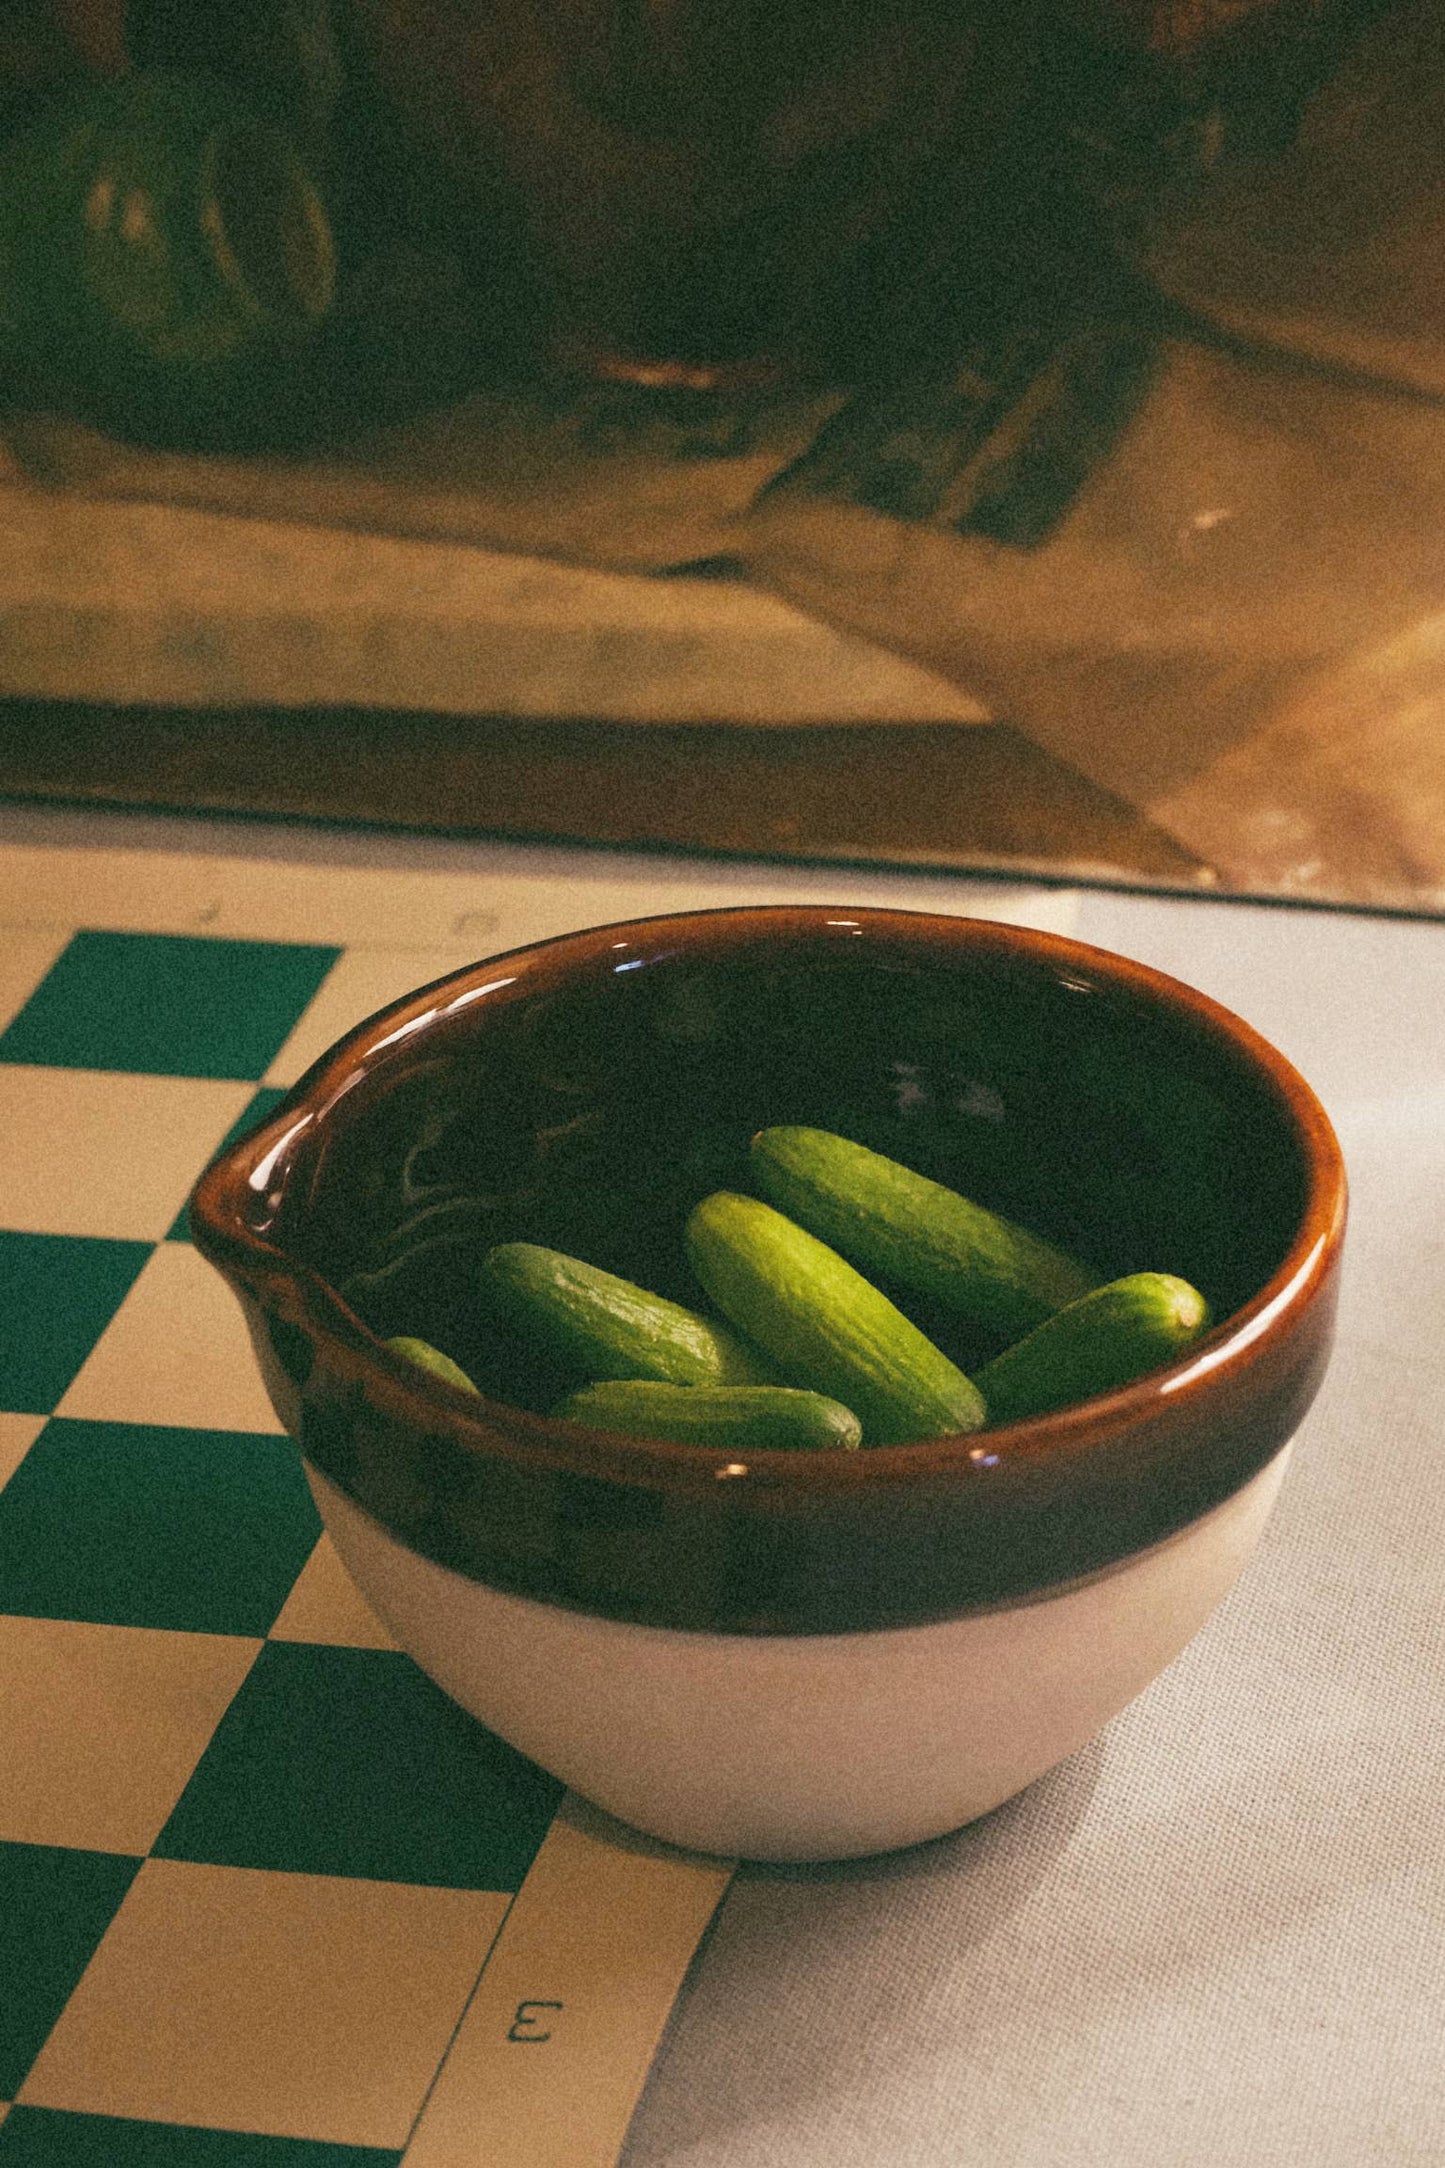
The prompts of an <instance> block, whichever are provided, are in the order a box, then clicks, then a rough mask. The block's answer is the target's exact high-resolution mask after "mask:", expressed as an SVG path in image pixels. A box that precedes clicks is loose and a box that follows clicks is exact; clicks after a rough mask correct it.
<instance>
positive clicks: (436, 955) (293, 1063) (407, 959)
mask: <svg viewBox="0 0 1445 2168" xmlns="http://www.w3.org/2000/svg"><path fill="white" fill-rule="evenodd" d="M476 957H477V950H476V947H475V945H473V946H471V947H468V948H390V949H383V948H365V949H348V950H347V951H346V953H345V955H344V956H341V957H339V958H338V959H337V961H336V963H335V964H333V965H332V967H331V970H330V971H329V972H328V973H327V975H326V978H325V979H324V980H323V982H322V984H321V986H320V988H319V989H318V991H317V993H316V995H315V998H314V999H313V1000H312V1002H311V1003H310V1005H309V1007H308V1008H307V1010H306V1013H305V1015H304V1016H303V1017H302V1018H301V1020H300V1022H299V1023H298V1024H297V1025H296V1028H295V1030H294V1031H293V1032H292V1034H291V1036H290V1038H289V1039H288V1040H287V1041H286V1043H285V1045H284V1046H283V1047H282V1048H281V1050H280V1052H279V1053H278V1054H277V1056H276V1058H275V1060H274V1061H273V1062H272V1064H271V1066H270V1068H269V1069H268V1070H267V1071H266V1075H265V1078H264V1082H266V1083H267V1084H283V1085H288V1086H289V1085H292V1084H294V1083H295V1082H296V1079H297V1078H298V1077H299V1076H303V1075H304V1074H305V1072H306V1071H307V1070H308V1069H309V1068H310V1067H311V1064H312V1062H313V1061H315V1060H316V1059H317V1057H318V1055H321V1054H324V1053H325V1052H326V1051H327V1049H328V1048H329V1047H331V1046H332V1045H334V1043H335V1042H336V1040H338V1039H339V1038H340V1037H341V1036H342V1034H343V1033H344V1032H348V1031H350V1029H351V1027H352V1025H353V1024H359V1023H361V1022H362V1021H363V1020H364V1019H365V1018H366V1017H368V1016H372V1015H374V1014H375V1012H376V1011H377V1010H378V1009H384V1008H385V1007H386V1005H387V1003H388V1002H390V1001H399V1000H400V999H401V997H402V995H403V994H409V993H411V992H412V990H413V989H414V988H415V987H418V986H425V985H427V984H428V983H429V982H430V981H431V980H432V979H439V978H442V977H444V976H445V974H446V973H447V972H449V971H460V970H462V969H464V967H465V966H466V965H467V964H470V963H475V961H476Z"/></svg>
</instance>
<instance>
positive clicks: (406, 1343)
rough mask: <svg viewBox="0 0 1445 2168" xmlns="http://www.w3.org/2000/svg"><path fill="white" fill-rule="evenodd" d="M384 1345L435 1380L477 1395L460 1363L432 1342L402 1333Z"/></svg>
mask: <svg viewBox="0 0 1445 2168" xmlns="http://www.w3.org/2000/svg"><path fill="white" fill-rule="evenodd" d="M384 1345H385V1346H387V1347H389V1348H390V1349H391V1352H392V1354H393V1355H404V1356H405V1357H406V1359H407V1361H408V1362H409V1363H415V1364H416V1366H417V1368H418V1370H429V1371H430V1372H431V1374H432V1376H433V1377H434V1378H441V1379H442V1380H443V1381H444V1382H445V1383H446V1384H448V1385H455V1386H456V1387H457V1388H458V1389H459V1390H460V1391H461V1392H464V1393H475V1392H476V1390H477V1388H476V1386H475V1385H473V1383H472V1381H471V1379H470V1378H469V1377H468V1376H467V1373H466V1372H465V1370H463V1369H462V1368H461V1366H460V1365H459V1364H458V1363H454V1362H453V1361H452V1359H451V1357H450V1355H443V1353H442V1351H441V1349H440V1348H439V1347H433V1346H432V1344H431V1342H430V1340H418V1339H416V1338H414V1337H413V1335H412V1334H411V1333H407V1332H400V1333H397V1334H395V1335H394V1336H393V1337H392V1338H391V1339H390V1340H387V1341H386V1342H384ZM478 1398H480V1395H478Z"/></svg>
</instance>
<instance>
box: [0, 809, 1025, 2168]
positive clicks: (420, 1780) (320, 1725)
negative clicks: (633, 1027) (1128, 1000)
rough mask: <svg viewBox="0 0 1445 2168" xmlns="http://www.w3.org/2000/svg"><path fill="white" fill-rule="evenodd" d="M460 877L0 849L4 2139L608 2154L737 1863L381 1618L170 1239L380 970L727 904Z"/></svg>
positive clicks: (696, 881)
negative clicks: (336, 1549) (674, 1832)
mask: <svg viewBox="0 0 1445 2168" xmlns="http://www.w3.org/2000/svg"><path fill="white" fill-rule="evenodd" d="M487 864H488V866H489V867H490V869H491V870H490V872H489V873H488V874H487V876H486V877H485V878H481V879H479V878H478V877H477V876H476V875H474V874H473V875H458V874H453V873H448V872H445V871H442V872H435V871H432V872H426V871H416V870H408V869H406V868H401V867H399V868H395V869H393V870H391V871H389V872H379V871H376V870H370V869H367V868H364V867H357V866H348V865H345V864H342V865H335V864H333V865H330V866H325V867H322V866H315V865H306V864H287V863H283V862H280V861H279V860H278V859H276V858H274V857H269V858H268V857H267V856H266V855H265V854H264V853H261V854H260V855H257V856H251V857H248V856H246V855H244V854H242V853H232V854H230V855H217V856H214V857H212V856H200V855H197V856H186V855H184V854H182V853H180V852H177V851H176V850H174V849H168V850H160V849H145V848H139V849H124V850H103V849H74V848H51V847H47V846H45V845H43V844H34V843H29V842H16V841H13V840H12V841H11V842H10V843H9V844H8V845H5V846H4V847H3V848H0V1318H3V1320H4V1332H3V1344H0V1411H3V1412H0V2103H3V2105H0V2168H91V2164H95V2168H101V2164H104V2168H140V2164H144V2168H151V2164H154V2168H363V2164H367V2168H383V2164H389V2163H392V2162H398V2161H401V2160H402V2159H403V2157H404V2158H405V2162H406V2168H608V2164H610V2163H611V2162H613V2161H615V2159H616V2157H617V2154H618V2152H619V2150H620V2148H621V2145H622V2143H623V2140H624V2136H625V2131H626V2126H627V2121H628V2118H629V2116H630V2113H631V2109H632V2106H633V2104H634V2102H635V2100H636V2097H637V2094H638V2092H639V2090H640V2088H641V2085H642V2082H643V2079H644V2077H645V2074H646V2071H647V2068H648V2065H649V2062H650V2060H651V2056H652V2053H653V2051H654V2049H655V2046H656V2043H657V2040H658V2038H659V2036H660V2034H661V2030H662V2027H663V2024H664V2022H665V2019H666V2017H667V2014H668V2011H669V2009H670V2008H671V2006H672V2003H673V2000H674V1997H675V1994H676V1991H677V1988H678V1986H679V1984H680V1982H681V1980H682V1977H683V1974H684V1972H685V1971H686V1968H687V1965H688V1963H689V1961H690V1959H691V1957H692V1954H693V1952H694V1950H695V1949H696V1947H697V1944H698V1941H699V1939H700V1937H701V1936H702V1934H703V1931H704V1929H705V1927H706V1924H707V1921H708V1919H709V1918H710V1916H711V1914H712V1911H713V1909H714V1907H715V1905H716V1903H717V1901H718V1898H719V1896H720V1895H721V1893H722V1891H723V1889H724V1888H725V1887H726V1882H727V1877H728V1872H729V1869H728V1866H727V1863H725V1862H715V1861H703V1860H697V1859H691V1858H688V1857H686V1856H685V1855H682V1854H677V1853H670V1852H668V1851H667V1850H665V1848H662V1847H659V1846H651V1845H649V1844H647V1843H646V1842H645V1841H644V1840H641V1839H637V1838H633V1837H632V1836H630V1835H629V1834H628V1833H627V1832H624V1831H621V1830H619V1829H617V1828H615V1827H614V1826H613V1825H609V1824H607V1823H606V1822H605V1820H604V1819H603V1818H602V1817H600V1816H597V1815H595V1814H593V1813H592V1812H591V1811H590V1810H588V1809H587V1808H585V1807H584V1806H583V1805H582V1804H581V1803H580V1802H577V1801H575V1800H572V1799H571V1798H569V1797H565V1796H564V1795H563V1794H562V1792H561V1788H560V1787H559V1786H558V1785H557V1784H556V1783H555V1782H554V1781H553V1780H552V1779H551V1778H550V1777H548V1776H546V1775H545V1774H543V1773H542V1772H541V1771H539V1770H538V1769H536V1768H535V1767H533V1766H532V1765H531V1764H530V1763H528V1762H526V1761H524V1760H523V1759H522V1758H521V1757H520V1756H518V1755H517V1754H515V1753H514V1752H513V1751H512V1750H511V1749H510V1748H509V1747H508V1746H506V1745H505V1744H504V1743H503V1742H501V1741H500V1740H498V1739H496V1738H494V1737H492V1736H491V1735H489V1734H488V1733H487V1732H486V1731H484V1730H483V1729H482V1728H481V1727H480V1726H479V1725H477V1724H475V1723H473V1722H472V1721H471V1719H470V1718H468V1717H466V1716H464V1715H463V1714H462V1713H461V1712H460V1711H459V1710H458V1709H457V1708H456V1707H455V1706H454V1705H453V1704H452V1703H451V1702H449V1701H448V1700H447V1699H446V1698H445V1697H444V1696H443V1695H442V1694H441V1693H440V1692H439V1691H438V1690H437V1689H436V1688H434V1687H433V1686H432V1685H431V1684H430V1683H429V1682H428V1681H427V1680H426V1679H425V1678H424V1677H423V1676H422V1674H421V1673H420V1672H419V1671H418V1670H417V1669H416V1667H415V1666H414V1665H413V1664H412V1663H411V1661H410V1659H409V1658H408V1657H406V1656H405V1655H403V1654H402V1653H401V1652H400V1651H399V1650H398V1649H396V1648H395V1647H394V1646H393V1645H392V1643H391V1642H390V1640H389V1638H388V1636H387V1634H386V1632H385V1631H384V1630H383V1628H382V1627H381V1626H380V1624H379V1623H378V1621H377V1620H376V1619H375V1618H374V1617H372V1616H371V1614H370V1613H369V1612H368V1611H367V1609H366V1607H365V1605H364V1604H363V1603H362V1601H361V1599H360V1597H359V1596H358V1595H357V1593H356V1591H355V1589H354V1588H353V1587H352V1586H351V1584H350V1583H349V1581H348V1580H347V1578H346V1576H345V1574H344V1572H343V1571H342V1568H341V1566H340V1564H339V1562H338V1561H337V1559H336V1557H335V1555H334V1553H333V1552H332V1550H331V1548H330V1546H329V1543H328V1542H327V1540H326V1539H325V1538H324V1537H323V1536H322V1535H321V1531H320V1528H319V1524H318V1521H317V1517H316V1513H315V1509H314V1507H313V1506H312V1503H311V1499H310V1496H309V1494H308V1492H307V1490H306V1486H305V1484H304V1482H303V1480H302V1477H301V1473H300V1469H299V1466H298V1463H297V1460H296V1458H295V1455H294V1453H293V1451H292V1449H291V1446H290V1444H289V1442H288V1441H287V1440H286V1439H285V1438H284V1436H282V1435H281V1434H280V1432H279V1430H278V1426H277V1423H276V1419H275V1417H274V1415H273V1413H272V1411H271V1408H270V1406H269V1403H268V1402H267V1401H266V1399H265V1397H264V1394H263V1392H262V1390H261V1387H260V1383H259V1380H258V1378H257V1374H256V1370H255V1366H254V1363H253V1360H252V1358H251V1354H250V1350H249V1347H248V1345H247V1343H246V1340H245V1336H244V1331H243V1328H242V1326H241V1321H240V1315H239V1311H238V1310H237V1309H236V1306H235V1304H234V1302H233V1301H232V1298H231V1296H230V1294H229V1292H228V1291H227V1290H226V1289H225V1287H224V1286H223V1285H222V1283H221V1282H220V1280H219V1279H218V1278H217V1277H216V1275H215V1274H214V1273H213V1272H212V1271H211V1270H210V1268H209V1267H208V1266H207V1265H206V1264H205V1262H204V1261H203V1260H202V1259H201V1258H200V1256H199V1255H198V1254H197V1252H196V1251H195V1250H194V1249H193V1248H192V1246H191V1244H190V1242H189V1240H188V1239H187V1229H186V1225H185V1218H184V1211H183V1206H184V1200H185V1197H186V1195H187V1192H188V1190H189V1188H190V1185H191V1183H192V1182H193V1180H194V1178H195V1176H196V1175H197V1174H198V1173H199V1171H200V1169H201V1168H202V1166H203V1165H204V1164H205V1162H206V1161H207V1160H208V1159H209V1157H210V1156H211V1154H212V1153H213V1152H214V1150H215V1149H216V1147H217V1146H218V1145H219V1144H220V1143H221V1141H222V1140H223V1139H224V1138H225V1137H227V1136H229V1135H231V1134H232V1133H234V1132H235V1131H236V1130H237V1129H238V1128H240V1127H241V1126H242V1125H244V1124H247V1123H250V1122H252V1121H254V1120H255V1119H256V1118H257V1117H258V1116H259V1114H260V1113H261V1112H262V1111H264V1110H265V1109H266V1108H267V1107H269V1106H270V1105H272V1104H274V1103H275V1100H276V1097H277V1096H278V1095H279V1093H280V1092H282V1091H283V1090H284V1089H285V1088H286V1087H287V1086H288V1085H289V1084H291V1083H292V1082H294V1081H295V1079H296V1078H297V1077H298V1076H299V1075H300V1074H301V1073H302V1071H303V1070H304V1069H305V1068H306V1067H307V1066H308V1065H309V1063H310V1062H311V1060H312V1059H313V1058H314V1056H315V1055H316V1054H318V1053H320V1052H321V1051H322V1050H323V1049H324V1048H325V1047H326V1046H327V1045H329V1044H330V1043H331V1041H332V1040H333V1039H334V1038H335V1037H336V1036H337V1035H338V1034H339V1033H340V1032H341V1031H343V1030H345V1029H346V1028H347V1027H348V1026H349V1025H350V1024H352V1023H353V1022H355V1021H357V1020H358V1019H359V1018H360V1017H362V1016H364V1015H367V1014H369V1013H370V1012H371V1011H372V1010H374V1009H375V1008H377V1007H379V1006H380V1005H381V1004H382V1003H384V1002H385V1001H387V1000H389V999H391V998H393V997H394V996H396V995H398V994H400V993H402V992H404V991H406V990H407V989H409V988H410V987H412V986H415V985H417V984H420V983H423V982H425V981H426V980H427V979H430V978H433V977H435V976H437V975H439V974H440V973H441V972H443V971H446V970H449V969H451V968H453V967H455V966H456V965H458V964H460V963H462V962H465V961H468V960H470V959H471V958H473V957H475V956H477V955H481V954H487V953H489V952H495V951H496V950H498V949H501V948H505V947H507V946H511V945H515V944H516V943H517V942H520V941H524V940H528V939H532V938H536V937H538V936H541V935H545V934H549V933H553V932H557V931H560V930H562V929H563V928H565V927H568V926H573V925H578V924H589V923H597V922H599V921H603V920H606V919H609V918H618V917H625V916H628V915H633V914H636V913H638V912H641V911H647V910H657V909H669V908H671V909H677V908H683V907H687V906H692V905H706V904H710V903H722V902H727V901H731V900H741V899H740V898H739V895H738V888H737V884H736V883H735V882H732V881H730V880H729V879H728V877H727V876H726V875H725V874H723V873H715V874H714V875H712V876H707V875H699V873H698V872H697V871H695V870H694V871H693V872H691V873H689V874H687V875H685V876H681V877H680V878H678V879H677V880H676V881H671V882H669V881H660V880H659V879H658V875H657V869H656V868H655V867H653V868H651V869H646V868H644V869H643V870H642V871H640V872H639V871H634V872H632V873H631V874H629V873H628V872H627V865H628V862H627V861H624V860H615V859H614V860H609V861H601V860H596V859H593V860H587V859H585V858H580V857H574V858H571V859H567V860H565V861H564V860H563V859H562V858H561V857H560V856H558V854H547V853H535V852H534V853H530V854H526V855H523V854H520V853H517V852H511V851H508V850H506V849H504V848H499V849H498V850H497V851H496V853H495V854H494V856H493V857H492V858H491V859H489V860H488V861H487ZM820 878H826V880H827V881H828V883H829V885H831V883H832V882H834V881H836V878H837V877H836V875H834V876H827V877H820ZM810 879H811V877H810V876H807V875H805V874H804V875H795V876H791V877H788V878H786V879H785V880H784V881H782V882H780V883H777V884H771V885H770V886H769V887H766V888H763V889H762V890H761V891H760V890H759V888H758V886H757V884H756V882H755V883H754V884H753V885H752V887H751V888H750V889H749V890H748V891H746V892H745V893H746V897H747V900H759V901H763V900H774V898H777V899H781V897H783V896H785V895H794V896H796V895H799V894H804V895H806V894H808V893H809V892H810ZM857 887H858V888H860V889H861V890H862V891H863V892H862V893H858V892H857V890H856V889H855V896H856V900H859V901H865V900H869V896H868V893H867V892H868V891H870V890H873V889H874V888H877V887H879V884H876V883H863V884H857ZM935 894H936V891H933V890H930V889H929V888H927V887H926V886H925V885H923V884H920V886H919V894H918V895H917V896H914V895H911V894H910V893H909V892H908V884H906V883H904V884H899V883H892V884H889V885H888V886H887V887H886V888H884V889H880V893H879V900H883V896H884V895H886V896H887V898H888V900H898V901H901V902H910V901H913V902H918V901H924V902H931V901H932V900H933V897H934V895H935ZM955 901H957V899H955ZM999 901H1000V903H1001V905H1002V907H1003V908H1004V909H1005V910H1007V911H1008V913H1009V915H1011V916H1025V915H1030V916H1033V917H1034V918H1036V919H1037V918H1040V917H1042V918H1043V919H1044V920H1045V921H1047V922H1051V923H1060V913H1061V911H1063V912H1067V909H1068V903H1067V900H1066V899H1059V898H1048V897H1035V898H1034V899H1032V908H1031V907H1030V903H1029V902H1028V901H1022V902H1021V901H1020V900H1019V899H1018V898H1017V897H1013V898H1010V897H1008V896H1007V895H1006V894H1005V893H1004V892H1000V897H999ZM303 936H304V938H302V937H303Z"/></svg>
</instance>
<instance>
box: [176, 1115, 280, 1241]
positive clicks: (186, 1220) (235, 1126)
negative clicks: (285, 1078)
mask: <svg viewBox="0 0 1445 2168" xmlns="http://www.w3.org/2000/svg"><path fill="white" fill-rule="evenodd" d="M285 1097H286V1093H285V1090H284V1088H283V1087H282V1086H281V1085H280V1084H263V1085H262V1087H261V1089H260V1090H259V1091H258V1092H257V1093H256V1094H255V1096H254V1097H253V1098H252V1099H250V1100H248V1101H247V1103H246V1105H245V1106H244V1107H243V1108H242V1110H241V1112H240V1113H239V1114H238V1115H237V1117H236V1119H235V1121H234V1122H232V1124H231V1126H230V1128H229V1129H228V1130H227V1131H226V1134H225V1135H224V1137H222V1139H221V1141H220V1143H219V1144H218V1145H217V1146H216V1150H215V1153H214V1154H213V1157H219V1156H220V1154H221V1153H222V1152H224V1151H225V1150H226V1148H227V1146H228V1145H232V1144H234V1143H236V1141H237V1139H238V1138H240V1137H248V1136H249V1135H250V1134H251V1131H252V1130H253V1129H259V1128H260V1126H261V1124H262V1122H264V1121H265V1119H266V1117H267V1115H268V1114H269V1113H271V1111H272V1110H273V1108H275V1107H279V1106H280V1104H281V1101H282V1100H283V1099H284V1098H285ZM190 1239H191V1208H190V1205H189V1203H187V1204H183V1205H182V1206H181V1209H180V1211H179V1212H178V1213H177V1214H176V1217H175V1220H174V1222H173V1224H172V1226H171V1227H170V1229H169V1231H168V1232H167V1235H166V1240H167V1242H189V1241H190Z"/></svg>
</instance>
